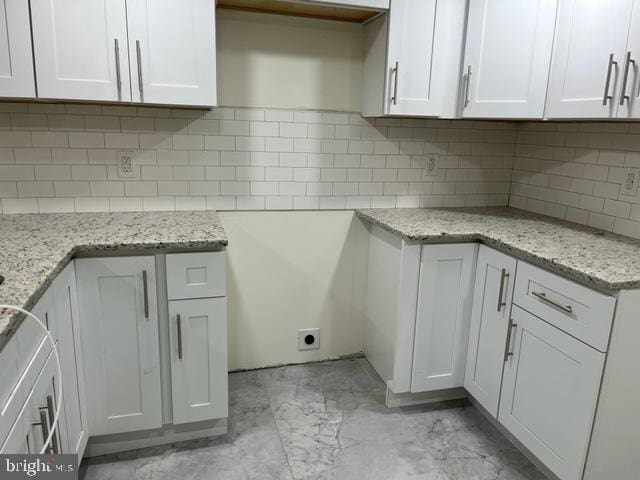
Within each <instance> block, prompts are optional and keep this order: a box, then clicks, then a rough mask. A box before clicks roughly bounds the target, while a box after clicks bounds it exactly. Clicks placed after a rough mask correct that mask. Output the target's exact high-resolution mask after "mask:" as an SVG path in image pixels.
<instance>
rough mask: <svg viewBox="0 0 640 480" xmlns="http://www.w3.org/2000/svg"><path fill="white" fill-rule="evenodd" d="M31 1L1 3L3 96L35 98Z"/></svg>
mask: <svg viewBox="0 0 640 480" xmlns="http://www.w3.org/2000/svg"><path fill="white" fill-rule="evenodd" d="M35 96H36V87H35V79H34V77H33V50H32V48H31V28H30V22H29V2H28V0H1V1H0V97H35Z"/></svg>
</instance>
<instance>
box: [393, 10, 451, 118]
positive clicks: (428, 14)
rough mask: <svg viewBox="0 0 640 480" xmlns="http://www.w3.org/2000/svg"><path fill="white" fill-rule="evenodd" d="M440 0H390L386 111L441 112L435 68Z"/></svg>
mask: <svg viewBox="0 0 640 480" xmlns="http://www.w3.org/2000/svg"><path fill="white" fill-rule="evenodd" d="M437 4H438V2H437V0H391V10H390V13H389V15H390V20H389V44H388V50H387V95H386V99H385V106H386V108H385V111H386V113H388V114H391V115H432V116H437V115H439V113H440V102H439V98H438V96H437V95H436V92H434V91H433V90H434V88H433V87H434V85H435V82H434V77H435V75H433V71H432V67H433V59H434V54H435V50H434V32H435V20H436V7H437Z"/></svg>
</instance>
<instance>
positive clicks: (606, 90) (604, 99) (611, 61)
mask: <svg viewBox="0 0 640 480" xmlns="http://www.w3.org/2000/svg"><path fill="white" fill-rule="evenodd" d="M614 65H618V62H616V61H615V60H614V59H613V53H610V54H609V66H608V67H607V80H606V81H605V82H604V95H603V96H602V105H606V104H607V100H613V95H609V87H610V86H611V72H612V70H613V66H614Z"/></svg>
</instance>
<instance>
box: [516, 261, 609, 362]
mask: <svg viewBox="0 0 640 480" xmlns="http://www.w3.org/2000/svg"><path fill="white" fill-rule="evenodd" d="M513 303H515V304H516V305H519V306H520V307H522V308H524V309H525V310H527V311H529V312H531V313H533V314H534V315H537V316H538V317H540V318H542V319H543V320H545V321H547V322H549V323H551V324H552V325H555V326H556V327H558V328H559V329H561V330H563V331H565V332H567V333H568V334H570V335H572V336H574V337H576V338H577V339H579V340H582V341H583V342H585V343H587V344H588V345H591V346H592V347H594V348H597V349H598V350H600V351H602V352H606V350H607V345H608V343H609V333H610V331H611V323H612V321H613V312H614V308H615V304H616V299H615V298H614V297H611V296H609V295H605V294H603V293H600V292H597V291H595V290H592V289H590V288H587V287H584V286H582V285H579V284H577V283H575V282H572V281H571V280H567V279H565V278H562V277H559V276H558V275H555V274H553V273H550V272H547V271H546V270H543V269H541V268H538V267H534V266H533V265H529V264H528V263H525V262H518V273H517V275H516V286H515V291H514V296H513Z"/></svg>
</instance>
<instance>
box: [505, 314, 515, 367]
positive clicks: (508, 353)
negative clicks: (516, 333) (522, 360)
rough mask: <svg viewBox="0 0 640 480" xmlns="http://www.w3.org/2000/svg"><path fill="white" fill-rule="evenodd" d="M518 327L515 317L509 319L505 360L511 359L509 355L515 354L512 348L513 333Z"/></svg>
mask: <svg viewBox="0 0 640 480" xmlns="http://www.w3.org/2000/svg"><path fill="white" fill-rule="evenodd" d="M517 327H518V324H517V323H513V318H510V319H509V326H508V327H507V342H506V343H505V346H504V361H505V362H506V361H507V360H509V357H511V356H513V350H510V349H511V333H512V332H513V330H514V329H516V328H517Z"/></svg>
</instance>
